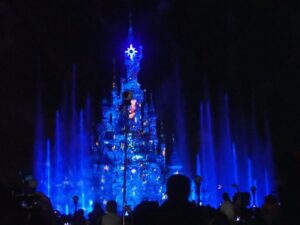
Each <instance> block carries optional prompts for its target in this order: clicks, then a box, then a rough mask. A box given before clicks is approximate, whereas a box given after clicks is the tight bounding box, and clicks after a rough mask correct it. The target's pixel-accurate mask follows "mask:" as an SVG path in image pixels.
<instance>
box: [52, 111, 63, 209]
mask: <svg viewBox="0 0 300 225" xmlns="http://www.w3.org/2000/svg"><path fill="white" fill-rule="evenodd" d="M53 155H54V157H53V160H52V161H53V171H54V174H53V183H54V184H62V181H63V176H64V171H65V170H64V168H63V153H62V131H61V117H60V113H59V111H56V124H55V139H54V154H53ZM54 192H55V193H54V195H53V196H54V197H53V198H54V202H55V203H56V206H55V207H56V208H57V209H58V210H62V207H61V204H63V202H62V201H61V200H62V198H61V196H63V192H62V186H61V185H59V186H57V185H56V187H55V191H54Z"/></svg>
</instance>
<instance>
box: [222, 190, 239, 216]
mask: <svg viewBox="0 0 300 225" xmlns="http://www.w3.org/2000/svg"><path fill="white" fill-rule="evenodd" d="M222 197H223V203H222V204H221V207H220V211H221V213H223V214H224V215H225V216H226V217H227V219H228V220H229V221H233V220H234V216H235V215H234V206H233V204H232V202H231V200H230V197H229V194H228V193H227V192H224V193H223V194H222Z"/></svg>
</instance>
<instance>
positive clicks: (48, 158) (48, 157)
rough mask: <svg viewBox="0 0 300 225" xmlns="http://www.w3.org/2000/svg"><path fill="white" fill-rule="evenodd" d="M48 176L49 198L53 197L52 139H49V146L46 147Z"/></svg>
mask: <svg viewBox="0 0 300 225" xmlns="http://www.w3.org/2000/svg"><path fill="white" fill-rule="evenodd" d="M46 149H47V150H46V178H47V181H46V185H47V186H46V187H47V189H46V191H47V192H46V193H47V196H48V197H49V198H51V197H52V196H51V186H52V183H51V144H50V139H48V140H47V148H46Z"/></svg>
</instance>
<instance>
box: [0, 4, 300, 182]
mask: <svg viewBox="0 0 300 225" xmlns="http://www.w3.org/2000/svg"><path fill="white" fill-rule="evenodd" d="M146 2H149V3H146ZM237 2H240V3H236V4H228V5H226V4H224V3H220V2H217V1H208V0H206V1H192V0H185V1H180V0H173V1H172V0H160V1H159V0H156V1H131V3H130V1H127V0H119V1H117V0H110V1H100V0H90V1H79V0H66V1H61V0H53V1H43V0H42V1H33V0H27V1H21V0H19V1H17V0H10V1H1V3H0V29H1V30H0V65H1V66H0V84H1V86H0V88H1V89H0V95H1V103H2V107H1V143H0V149H1V152H3V156H1V166H0V168H1V179H6V178H7V177H13V176H14V175H12V174H14V173H15V171H18V170H19V169H22V168H30V165H31V158H32V146H33V141H34V126H35V124H34V119H35V118H34V115H35V104H36V93H37V88H36V87H37V83H38V82H37V81H38V77H39V81H40V87H41V90H42V98H43V110H44V115H45V120H46V126H48V127H50V128H48V130H51V126H53V118H54V114H55V110H56V109H57V108H58V107H59V106H60V104H61V98H62V96H63V91H62V90H63V89H64V88H63V87H65V86H68V85H70V83H71V75H70V74H71V72H70V70H71V65H72V64H73V63H76V65H77V68H78V75H77V84H78V86H77V97H78V104H79V105H80V104H81V103H82V102H83V100H84V98H85V97H86V96H87V94H90V95H91V97H92V100H93V104H94V105H95V106H96V105H97V104H98V103H99V102H100V99H101V97H102V96H104V95H105V94H104V93H105V92H104V90H105V89H106V90H108V91H109V87H110V83H111V79H112V67H113V66H112V59H113V57H115V58H116V60H117V70H118V72H122V70H121V65H122V51H123V47H124V44H125V43H126V38H127V28H128V11H129V8H131V11H132V14H133V25H134V32H135V38H136V39H137V40H139V41H141V43H142V44H143V46H144V58H143V62H142V69H141V74H140V78H139V79H140V83H141V84H142V85H143V87H146V88H147V89H150V90H152V91H153V93H154V96H156V97H158V95H160V94H162V93H164V89H165V87H168V85H170V84H171V83H172V81H173V80H174V76H175V72H174V71H175V64H176V62H179V63H178V64H179V68H180V79H181V84H182V91H181V93H182V96H183V99H184V101H185V102H186V112H187V114H188V115H192V112H193V111H194V110H197V109H196V108H197V107H198V105H197V104H195V103H197V102H199V100H200V98H201V93H202V89H201V84H200V83H201V81H202V80H203V79H206V80H207V81H208V83H209V85H210V87H211V90H212V92H213V91H214V90H217V87H222V88H223V89H225V90H227V91H228V93H229V95H230V96H233V98H238V99H239V100H242V101H245V102H250V99H253V98H254V99H255V101H256V103H257V108H258V109H259V110H260V111H267V112H268V114H269V116H270V122H271V132H272V138H273V144H274V147H275V150H276V154H277V157H279V158H280V157H281V156H282V157H283V158H285V159H286V158H288V157H290V156H291V155H292V156H296V155H297V157H298V161H297V162H298V165H299V150H300V149H299V141H298V139H299V138H298V136H297V134H299V113H298V112H299V111H298V109H297V106H298V104H299V100H298V96H299V94H298V90H297V89H298V87H299V74H300V73H299V72H300V71H299V68H300V67H299V65H300V63H299V62H300V45H299V44H300V40H299V38H300V32H299V27H300V13H299V11H298V10H296V9H295V8H294V7H293V6H292V5H291V4H287V2H286V1H279V0H277V1H272V3H271V2H270V3H267V1H264V3H261V1H250V0H249V1H248V0H245V1H237ZM196 3H197V5H196ZM130 5H131V7H129V6H130ZM38 68H40V69H38ZM38 71H39V72H38ZM38 74H40V75H39V76H38ZM164 101H165V102H167V101H166V99H165V98H161V103H160V104H163V103H165V102H164ZM157 104H159V103H157ZM78 107H79V106H78ZM166 112H167V113H168V106H166V110H165V112H164V111H163V110H159V113H160V115H161V116H162V117H164V116H165V114H166ZM193 118H194V117H193V116H190V117H189V120H188V122H189V123H192V121H191V120H192V119H193ZM47 124H48V125H47ZM51 124H52V125H51ZM190 129H191V132H193V129H194V128H193V127H192V126H191V127H190ZM46 130H47V129H46ZM48 132H49V131H48ZM295 158H296V157H294V158H293V160H296V159H295ZM280 166H283V167H284V166H286V163H282V164H280ZM291 167H292V166H291ZM295 168H296V166H295ZM297 168H298V169H299V166H298V167H297ZM7 171H12V172H10V173H7Z"/></svg>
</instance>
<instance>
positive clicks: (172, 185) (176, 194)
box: [167, 174, 191, 200]
mask: <svg viewBox="0 0 300 225" xmlns="http://www.w3.org/2000/svg"><path fill="white" fill-rule="evenodd" d="M190 189H191V182H190V180H189V178H188V177H186V176H184V175H181V174H176V175H172V176H171V177H169V179H168V181H167V195H168V199H175V200H187V199H188V198H189V195H190Z"/></svg>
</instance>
